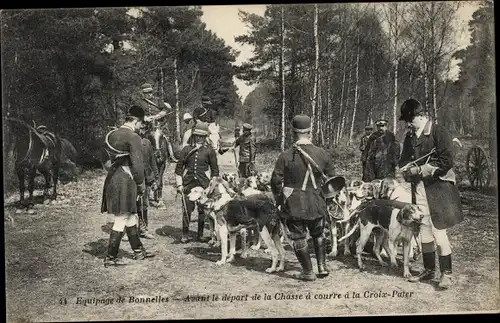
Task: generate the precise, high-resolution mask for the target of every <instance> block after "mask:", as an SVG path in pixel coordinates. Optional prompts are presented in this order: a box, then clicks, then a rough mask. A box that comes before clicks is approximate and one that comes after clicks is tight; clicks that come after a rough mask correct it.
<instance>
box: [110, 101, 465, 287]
mask: <svg viewBox="0 0 500 323" xmlns="http://www.w3.org/2000/svg"><path fill="white" fill-rule="evenodd" d="M203 101H204V102H208V101H207V100H205V98H204V100H203ZM145 114H146V113H145V110H144V108H142V107H140V106H136V105H134V106H132V107H131V108H130V109H129V111H128V114H127V117H126V119H125V123H124V124H123V125H122V126H121V127H120V128H118V129H116V130H114V131H112V132H110V133H109V134H108V136H107V140H106V142H107V144H108V147H109V150H110V152H111V155H112V158H111V160H112V165H111V168H110V169H109V172H108V176H107V177H106V180H105V183H104V192H103V203H102V208H101V211H102V212H107V213H111V214H114V216H115V222H114V225H113V230H112V232H111V234H110V240H109V246H108V254H107V256H106V259H105V265H111V264H117V263H118V262H119V259H118V258H117V254H118V248H119V245H120V241H121V239H122V236H123V232H124V231H125V232H126V233H127V236H128V240H129V242H130V245H131V247H132V249H133V251H134V258H135V259H145V258H148V257H151V256H154V255H153V254H151V253H149V252H147V251H146V250H145V249H144V247H143V245H142V243H141V240H140V230H139V228H138V213H139V215H142V216H141V217H142V218H144V215H145V214H146V219H147V210H146V212H145V211H144V209H143V208H142V209H141V208H140V207H139V206H138V201H144V198H145V196H144V193H145V190H146V187H147V186H148V185H149V186H152V185H154V183H155V176H157V175H155V174H156V172H155V170H154V166H153V167H151V168H149V166H148V161H150V160H152V159H151V158H150V153H151V149H150V148H143V147H149V146H148V144H147V143H146V144H144V143H143V142H144V141H143V140H141V137H140V136H139V135H138V134H137V133H136V132H138V131H139V130H140V129H141V127H142V124H143V123H144V121H146V120H155V118H156V119H157V118H159V117H157V116H158V115H161V112H160V113H158V114H156V115H153V116H151V117H146V116H145ZM193 114H195V115H196V116H195V117H193V116H191V115H190V114H185V116H184V121H185V122H186V125H187V126H188V129H187V130H186V133H185V135H184V137H183V144H182V145H183V148H182V150H181V152H180V155H179V159H178V161H177V164H176V168H175V181H176V187H177V191H178V193H179V194H181V196H182V205H183V217H182V218H183V221H182V237H181V242H183V243H186V242H189V241H190V240H191V238H190V237H189V223H190V221H191V214H192V212H193V211H194V209H195V207H196V203H195V202H192V201H190V200H189V199H188V198H187V196H188V194H189V193H190V192H191V190H192V189H193V188H194V187H202V188H204V189H205V188H207V187H208V185H209V183H210V180H211V179H212V178H213V177H218V176H219V166H218V163H217V152H216V151H215V150H214V148H213V147H212V145H210V143H209V141H208V140H207V137H208V135H209V132H210V130H209V126H208V122H209V121H211V120H212V119H211V118H212V116H211V115H210V114H209V111H208V110H207V109H206V108H205V107H204V106H203V105H202V106H201V107H200V109H196V110H195V111H194V112H193ZM204 120H206V121H204ZM400 120H403V121H405V122H406V123H407V125H408V131H407V134H406V137H405V140H404V143H403V149H402V153H401V156H400V153H399V150H400V149H399V144H398V143H397V141H396V140H395V136H394V134H393V133H392V132H390V131H388V130H387V121H386V120H379V121H377V122H376V126H377V131H376V132H374V133H369V132H370V131H371V128H368V127H367V128H366V130H367V132H366V135H365V137H364V138H363V139H362V142H361V146H360V149H361V150H362V152H363V153H362V155H363V156H362V162H363V181H371V180H373V179H376V178H380V179H382V178H385V177H394V176H395V171H396V167H397V166H399V167H403V166H405V165H407V164H408V163H411V162H413V161H415V160H417V159H419V157H421V156H424V155H426V154H428V153H430V152H432V151H436V153H435V154H434V155H432V157H431V158H429V159H428V160H427V161H426V162H425V163H421V162H419V163H417V162H415V163H414V165H412V167H408V168H405V169H404V171H403V177H404V179H405V180H406V181H408V182H409V183H411V194H412V203H414V204H417V205H420V206H422V207H423V208H424V209H425V210H427V215H426V217H425V218H424V220H423V222H422V227H421V233H422V249H423V262H424V268H425V270H424V271H423V272H422V273H421V274H420V275H418V276H416V277H414V278H413V279H412V281H424V280H430V279H432V278H433V276H434V271H435V269H436V264H435V253H436V250H437V252H438V255H439V265H440V266H439V267H440V270H441V278H440V283H439V286H440V287H442V288H449V287H450V286H451V282H452V280H451V246H450V243H449V240H448V237H447V233H446V229H447V228H450V227H451V226H453V225H455V224H457V223H459V222H460V221H462V220H463V214H462V209H461V204H460V196H459V194H458V189H457V187H456V185H455V178H454V173H453V169H452V167H453V154H452V141H451V137H450V135H449V134H448V132H447V131H446V129H444V128H443V127H442V126H441V125H437V124H434V123H433V122H432V120H431V119H430V118H429V115H428V112H427V111H426V110H425V109H424V108H423V106H422V105H421V104H420V102H418V101H417V100H414V99H409V100H406V101H405V102H404V103H403V105H402V106H401V116H400ZM251 130H252V126H251V125H250V124H247V123H245V124H244V125H243V134H242V135H241V136H237V138H236V140H235V142H234V144H233V145H232V146H231V147H230V148H227V149H220V150H219V151H218V153H220V154H223V153H225V152H226V151H229V150H234V149H235V148H236V147H237V146H240V158H239V166H238V170H239V173H240V176H241V177H248V176H250V175H253V174H254V173H255V155H256V153H255V142H254V140H253V138H252V136H251ZM292 132H293V136H294V144H293V145H292V147H290V148H289V149H287V150H285V151H284V152H282V153H281V154H280V155H279V156H278V159H277V161H276V163H275V166H274V170H273V172H272V177H271V188H272V193H273V195H274V198H275V201H276V206H277V207H278V210H279V212H280V214H281V218H282V219H283V221H284V223H285V225H286V226H287V228H288V231H289V232H290V238H291V239H292V240H293V242H294V243H293V248H294V251H295V255H296V257H297V259H298V260H299V263H300V265H301V267H302V272H301V274H300V275H299V277H298V278H299V279H302V280H305V281H312V280H315V279H316V274H315V273H314V270H313V266H312V262H311V257H310V254H309V251H308V244H307V240H306V236H307V232H309V235H310V236H311V238H312V241H313V246H314V251H315V254H316V261H317V269H318V274H317V276H318V277H320V278H322V277H326V276H328V275H329V270H328V268H327V265H326V252H325V240H324V233H323V232H324V229H325V219H326V217H327V216H328V211H327V205H326V199H325V196H324V191H323V188H324V186H325V185H327V184H328V183H329V180H325V178H329V179H332V178H334V176H335V169H334V163H333V160H332V158H331V155H330V154H329V153H328V152H327V151H326V150H325V149H323V148H321V147H317V146H316V145H314V144H313V143H312V141H311V119H310V117H309V116H307V115H297V116H295V117H294V118H293V120H292ZM236 135H239V129H237V130H235V137H236ZM146 199H147V198H146ZM197 207H198V230H197V237H196V238H197V240H199V241H204V237H203V229H204V225H205V216H206V215H205V210H204V209H203V206H202V205H197ZM145 222H146V223H147V220H146V221H145ZM436 246H437V249H436Z"/></svg>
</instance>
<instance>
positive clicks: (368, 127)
mask: <svg viewBox="0 0 500 323" xmlns="http://www.w3.org/2000/svg"><path fill="white" fill-rule="evenodd" d="M372 129H373V126H372V125H368V126H365V130H372Z"/></svg>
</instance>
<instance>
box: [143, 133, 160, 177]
mask: <svg viewBox="0 0 500 323" xmlns="http://www.w3.org/2000/svg"><path fill="white" fill-rule="evenodd" d="M142 147H143V152H144V153H143V159H144V171H145V174H144V175H145V177H146V185H147V186H151V185H152V184H153V182H154V181H157V180H158V176H159V173H158V167H157V166H156V160H155V157H154V149H153V146H152V145H151V141H149V139H147V138H142Z"/></svg>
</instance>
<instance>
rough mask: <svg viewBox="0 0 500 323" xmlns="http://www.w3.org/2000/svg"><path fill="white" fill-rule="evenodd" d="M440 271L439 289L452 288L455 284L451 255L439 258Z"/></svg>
mask: <svg viewBox="0 0 500 323" xmlns="http://www.w3.org/2000/svg"><path fill="white" fill-rule="evenodd" d="M439 269H440V270H441V278H440V280H439V285H438V286H439V288H441V289H448V288H450V287H451V285H452V284H453V281H452V274H451V254H450V255H447V256H439Z"/></svg>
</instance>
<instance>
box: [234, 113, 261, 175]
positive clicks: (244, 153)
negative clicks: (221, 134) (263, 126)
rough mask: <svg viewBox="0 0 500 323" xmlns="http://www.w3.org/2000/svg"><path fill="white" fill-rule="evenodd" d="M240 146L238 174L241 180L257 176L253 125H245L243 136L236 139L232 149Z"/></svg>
mask: <svg viewBox="0 0 500 323" xmlns="http://www.w3.org/2000/svg"><path fill="white" fill-rule="evenodd" d="M237 146H240V156H239V165H238V172H239V173H240V177H241V178H248V177H250V176H252V175H255V173H256V169H255V148H256V147H255V140H254V139H253V138H252V125H251V124H249V123H244V124H243V134H242V135H241V136H240V137H238V139H236V141H235V142H234V145H233V147H232V149H235V148H236V147H237Z"/></svg>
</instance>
